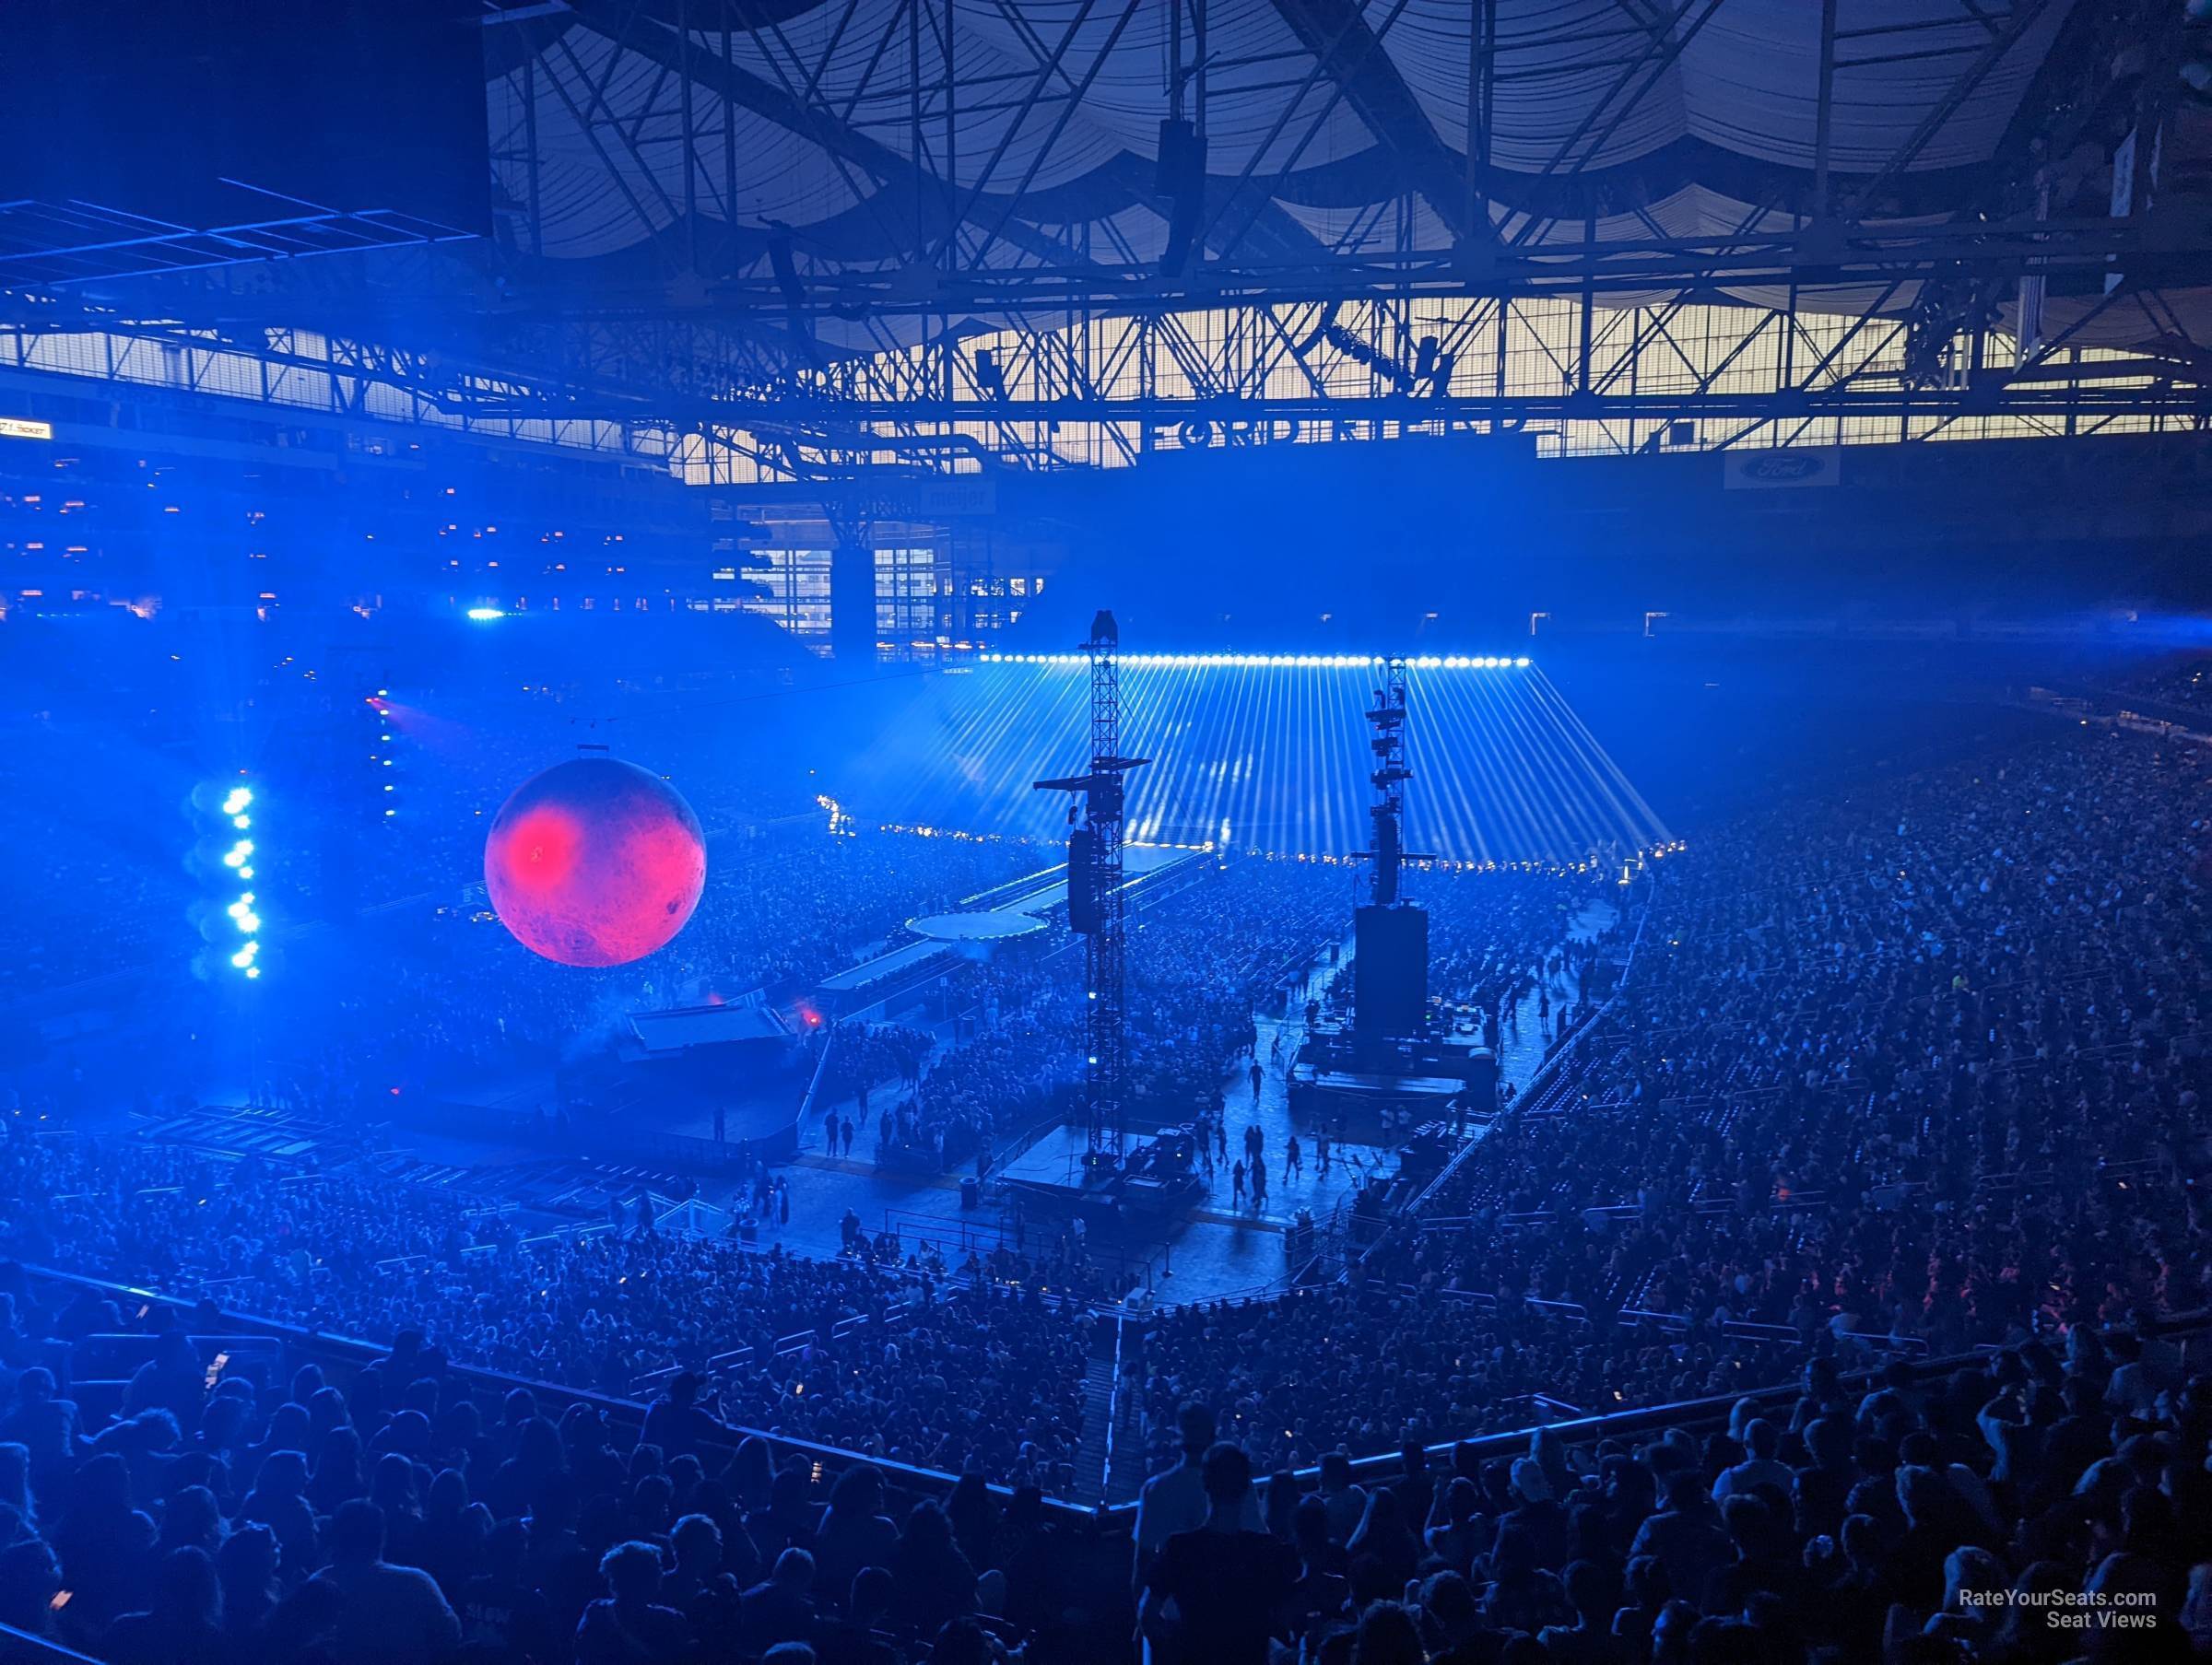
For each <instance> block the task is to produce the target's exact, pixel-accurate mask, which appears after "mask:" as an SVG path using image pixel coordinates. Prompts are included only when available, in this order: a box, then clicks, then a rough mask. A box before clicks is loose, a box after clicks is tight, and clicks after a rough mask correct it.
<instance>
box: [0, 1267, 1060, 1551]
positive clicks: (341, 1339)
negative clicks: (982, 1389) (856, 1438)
mask: <svg viewBox="0 0 2212 1665" xmlns="http://www.w3.org/2000/svg"><path fill="white" fill-rule="evenodd" d="M23 1270H24V1272H25V1274H26V1275H27V1276H29V1278H31V1279H33V1280H35V1281H38V1282H42V1283H48V1284H62V1285H65V1286H66V1287H69V1288H72V1289H80V1290H90V1291H93V1292H95V1293H97V1294H100V1295H102V1296H109V1297H111V1298H115V1297H122V1296H128V1297H130V1300H131V1301H132V1302H134V1303H141V1304H148V1305H154V1306H160V1307H169V1308H171V1309H172V1310H173V1311H175V1312H176V1313H177V1314H178V1316H179V1317H180V1318H182V1317H186V1316H191V1315H193V1314H194V1305H193V1303H191V1302H188V1301H182V1300H178V1299H176V1298H175V1297H174V1296H166V1295H163V1294H162V1293H160V1292H159V1290H153V1289H144V1288H139V1287H137V1286H135V1285H132V1284H117V1283H113V1282H111V1281H110V1280H108V1279H104V1278H94V1277H87V1276H85V1275H83V1274H81V1273H78V1272H64V1271H61V1270H59V1269H58V1268H54V1267H47V1266H33V1265H26V1266H25V1267H24V1268H23ZM222 1318H223V1322H224V1324H225V1325H226V1326H227V1327H229V1326H235V1327H236V1328H237V1329H238V1330H239V1331H240V1332H241V1333H243V1334H249V1335H265V1336H270V1337H274V1338H276V1339H277V1340H278V1341H280V1342H282V1343H284V1344H285V1347H286V1351H287V1354H288V1360H289V1359H292V1358H296V1359H299V1360H300V1361H302V1362H304V1361H305V1360H309V1359H312V1360H313V1361H314V1362H316V1363H318V1364H321V1365H323V1366H324V1367H325V1369H326V1370H335V1371H340V1372H344V1373H345V1374H346V1375H347V1377H348V1378H350V1376H351V1375H352V1373H354V1372H356V1371H358V1370H359V1369H360V1368H362V1367H364V1366H368V1365H370V1364H372V1363H374V1362H375V1361H377V1360H379V1359H381V1358H382V1357H384V1355H385V1354H387V1353H388V1352H389V1351H390V1349H389V1348H388V1347H387V1346H384V1345H382V1344H380V1343H374V1342H368V1341H363V1340H361V1339H360V1338H359V1337H358V1336H345V1335H335V1334H330V1333H326V1332H323V1331H310V1330H305V1329H302V1328H301V1327H300V1326H299V1325H297V1324H287V1323H283V1322H280V1321H278V1320H277V1319H264V1318H257V1317H255V1316H254V1315H253V1314H251V1313H233V1312H228V1311H226V1312H224V1313H223V1314H222ZM786 1339H790V1338H786ZM446 1370H447V1373H448V1374H449V1375H451V1376H453V1377H456V1378H459V1379H460V1380H462V1381H464V1382H465V1383H466V1384H468V1386H469V1387H470V1389H472V1391H473V1392H474V1394H475V1395H476V1397H477V1398H478V1399H479V1400H480V1401H482V1402H483V1404H484V1405H485V1407H486V1408H487V1409H488V1411H490V1412H492V1413H495V1416H496V1413H497V1410H498V1407H499V1405H500V1402H501V1401H504V1400H505V1398H506V1396H507V1395H508V1394H509V1393H511V1392H512V1391H514V1390H515V1389H518V1388H521V1389H526V1390H528V1391H529V1393H530V1394H531V1395H532V1396H533V1397H534V1398H535V1399H536V1401H538V1404H539V1406H540V1408H541V1409H542V1410H544V1411H545V1413H546V1414H547V1415H548V1416H550V1417H552V1418H554V1419H555V1420H557V1421H558V1420H559V1416H560V1414H561V1413H563V1412H564V1411H565V1410H566V1409H567V1408H568V1407H569V1406H570V1405H572V1404H582V1405H588V1406H590V1407H591V1408H593V1409H594V1410H595V1411H598V1412H599V1413H601V1414H602V1415H603V1416H605V1418H606V1422H607V1425H608V1427H609V1428H610V1430H611V1431H613V1432H615V1433H616V1434H617V1435H618V1440H619V1441H621V1442H628V1443H634V1442H635V1441H636V1439H637V1437H638V1435H639V1433H640V1432H641V1429H642V1428H643V1426H644V1421H645V1410H646V1407H645V1406H644V1405H643V1404H642V1403H641V1402H639V1401H637V1400H634V1399H628V1398H623V1397H619V1396H618V1395H614V1394H607V1393H598V1392H594V1391H592V1390H591V1389H583V1388H572V1387H568V1386H565V1385H563V1384H561V1383H559V1382H547V1381H539V1380H536V1379H534V1378H528V1377H520V1376H512V1375H509V1374H507V1373H506V1372H503V1371H499V1370H488V1369H484V1368H481V1367H479V1366H468V1365H453V1364H449V1365H448V1366H446ZM746 1439H759V1440H761V1441H762V1442H763V1443H765V1444H766V1446H767V1447H768V1448H769V1451H770V1454H771V1460H772V1461H773V1462H774V1463H775V1464H776V1465H777V1466H778V1467H782V1465H783V1463H784V1462H785V1461H786V1460H789V1459H791V1458H794V1457H797V1458H802V1459H805V1460H806V1461H807V1462H808V1463H809V1464H810V1465H811V1470H812V1473H813V1477H814V1483H815V1484H816V1485H817V1486H818V1487H819V1488H825V1489H826V1488H827V1487H828V1486H829V1484H830V1483H832V1482H833V1481H834V1480H835V1479H836V1477H837V1476H838V1475H839V1474H840V1473H841V1472H844V1471H845V1470H846V1469H848V1468H853V1467H856V1466H858V1465H860V1464H862V1463H866V1464H869V1465H870V1466H872V1467H874V1468H876V1469H877V1470H878V1471H879V1472H881V1473H882V1474H883V1475H884V1478H885V1480H886V1482H887V1483H888V1485H889V1486H890V1488H891V1489H892V1491H894V1492H895V1493H898V1494H900V1495H902V1496H904V1497H906V1498H910V1499H919V1498H922V1497H931V1498H935V1499H937V1500H938V1501H940V1502H941V1501H943V1500H944V1499H945V1498H946V1497H947V1496H949V1495H951V1492H952V1488H953V1487H954V1485H956V1484H957V1483H959V1476H958V1475H955V1474H951V1473H947V1472H945V1471H943V1470H941V1469H930V1468H924V1467H921V1466H919V1465H916V1464H912V1463H902V1462H898V1461H895V1460H892V1459H890V1458H888V1457H873V1456H864V1455H862V1454H860V1453H857V1452H853V1451H847V1450H842V1449H840V1448H837V1447H835V1446H826V1445H820V1444H818V1443H817V1442H815V1441H813V1440H809V1439H800V1438H797V1437H795V1436H791V1435H784V1434H771V1433H770V1432H768V1431H767V1430H765V1429H757V1428H747V1427H740V1426H732V1427H731V1428H730V1430H729V1438H728V1441H727V1443H728V1445H729V1446H730V1447H731V1448H735V1446H736V1444H737V1443H738V1442H740V1441H742V1440H746ZM712 1443H721V1442H712ZM991 1490H992V1491H993V1492H994V1494H996V1495H998V1496H999V1497H1000V1498H1001V1499H1002V1500H1003V1499H1006V1498H1009V1497H1011V1495H1012V1491H1011V1489H1010V1488H1009V1487H1006V1486H1003V1485H997V1484H994V1485H993V1486H992V1487H991ZM1044 1506H1045V1508H1046V1510H1047V1511H1048V1513H1050V1514H1052V1515H1053V1516H1056V1517H1058V1518H1063V1519H1065V1520H1069V1521H1077V1520H1088V1518H1090V1517H1091V1515H1092V1513H1093V1511H1091V1510H1090V1509H1088V1508H1085V1507H1079V1506H1077V1505H1076V1504H1073V1503H1070V1502H1068V1501H1067V1500H1066V1499H1065V1498H1059V1497H1053V1496H1050V1495H1047V1496H1046V1498H1045V1499H1044Z"/></svg>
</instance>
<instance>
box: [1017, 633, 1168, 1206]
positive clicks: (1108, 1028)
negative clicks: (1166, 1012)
mask: <svg viewBox="0 0 2212 1665" xmlns="http://www.w3.org/2000/svg"><path fill="white" fill-rule="evenodd" d="M1082 646H1083V651H1084V652H1085V653H1086V654H1088V656H1089V659H1090V768H1089V770H1088V772H1087V773H1085V774H1081V775H1069V776H1064V777H1061V778H1059V779H1057V780H1040V781H1037V782H1036V783H1035V784H1036V790H1037V791H1061V792H1080V793H1081V794H1082V803H1081V804H1080V806H1079V807H1078V808H1071V809H1070V810H1069V812H1068V818H1069V819H1070V820H1071V821H1073V822H1074V823H1075V825H1074V827H1073V829H1072V830H1071V831H1070V832H1069V834H1068V838H1067V923H1068V928H1069V929H1070V930H1072V931H1075V932H1078V933H1080V934H1081V936H1082V938H1083V969H1084V991H1085V995H1086V999H1087V1003H1088V1007H1089V1012H1088V1023H1087V1024H1086V1026H1085V1029H1086V1039H1087V1042H1088V1045H1087V1046H1086V1048H1085V1051H1084V1086H1085V1093H1084V1099H1085V1106H1084V1108H1085V1113H1086V1118H1087V1120H1088V1124H1089V1126H1088V1133H1089V1143H1088V1150H1087V1153H1086V1156H1085V1161H1086V1164H1087V1166H1088V1167H1094V1168H1095V1167H1100V1166H1103V1165H1106V1164H1109V1163H1112V1162H1113V1161H1115V1160H1117V1159H1118V1158H1119V1157H1120V1156H1121V1155H1122V1146H1123V1142H1124V1127H1125V1120H1126V1112H1127V1095H1128V1085H1129V1053H1128V1036H1127V1032H1126V1027H1125V1025H1124V992H1125V978H1124V958H1123V956H1124V935H1123V915H1124V908H1123V896H1122V827H1123V819H1124V806H1125V802H1126V796H1127V794H1126V790H1125V788H1124V782H1123V777H1124V775H1126V774H1127V773H1128V772H1129V771H1130V770H1131V769H1133V768H1137V767H1139V766H1140V765H1142V764H1145V763H1148V762H1150V761H1151V759H1149V758H1147V757H1124V756H1122V674H1121V667H1120V665H1119V664H1118V663H1117V662H1116V660H1115V655H1116V653H1117V652H1118V651H1119V650H1120V647H1121V630H1120V628H1119V627H1117V626H1116V625H1115V623H1114V622H1113V615H1112V614H1111V613H1108V612H1105V611H1103V610H1101V611H1100V613H1099V614H1098V615H1097V616H1095V617H1093V618H1092V620H1091V621H1090V639H1089V640H1088V641H1087V642H1085V643H1083V644H1082ZM1078 815H1080V819H1077V816H1078Z"/></svg>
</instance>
